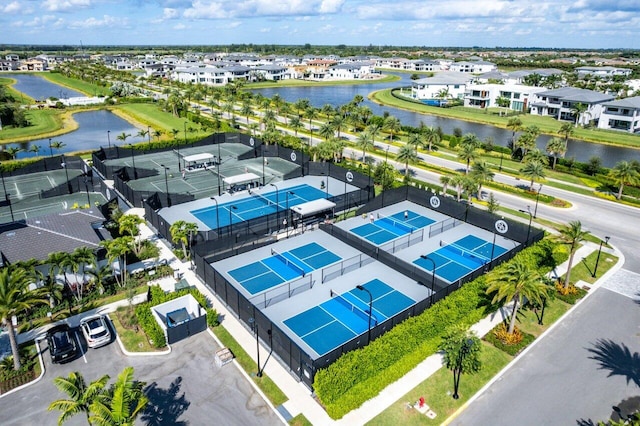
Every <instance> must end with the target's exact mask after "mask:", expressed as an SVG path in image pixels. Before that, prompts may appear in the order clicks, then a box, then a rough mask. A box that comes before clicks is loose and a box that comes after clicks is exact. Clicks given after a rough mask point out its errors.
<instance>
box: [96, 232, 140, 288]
mask: <svg viewBox="0 0 640 426" xmlns="http://www.w3.org/2000/svg"><path fill="white" fill-rule="evenodd" d="M100 245H101V246H102V247H104V248H105V250H106V251H107V259H109V262H110V263H113V262H116V261H117V262H118V263H119V270H120V273H119V274H118V275H119V276H118V275H116V281H117V282H118V285H120V286H124V284H125V282H126V276H127V253H129V252H130V251H131V246H132V245H133V238H132V237H130V236H124V237H119V238H114V239H113V240H104V241H101V242H100Z"/></svg>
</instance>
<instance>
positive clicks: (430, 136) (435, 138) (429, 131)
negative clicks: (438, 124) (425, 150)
mask: <svg viewBox="0 0 640 426" xmlns="http://www.w3.org/2000/svg"><path fill="white" fill-rule="evenodd" d="M422 134H423V135H424V139H425V141H426V142H427V143H428V144H429V151H431V150H432V148H433V144H437V143H439V142H440V132H438V129H437V128H435V127H433V126H425V127H424V128H423V129H422Z"/></svg>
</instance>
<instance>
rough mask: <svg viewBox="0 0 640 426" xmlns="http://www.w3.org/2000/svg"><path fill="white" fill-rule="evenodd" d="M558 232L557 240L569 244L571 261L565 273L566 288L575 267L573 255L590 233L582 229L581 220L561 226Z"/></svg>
mask: <svg viewBox="0 0 640 426" xmlns="http://www.w3.org/2000/svg"><path fill="white" fill-rule="evenodd" d="M558 232H559V234H558V235H557V236H556V237H555V239H556V241H558V242H559V243H561V244H566V245H568V246H569V262H568V264H567V274H566V275H565V280H564V288H568V287H569V284H570V282H571V281H570V278H571V268H572V267H573V256H574V255H575V254H576V250H578V245H580V243H581V242H582V241H584V239H585V238H586V237H587V235H588V234H589V233H588V232H587V231H584V230H583V229H582V223H580V221H579V220H574V221H573V222H569V224H568V225H564V226H562V227H560V229H558Z"/></svg>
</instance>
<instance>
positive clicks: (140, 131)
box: [136, 130, 151, 142]
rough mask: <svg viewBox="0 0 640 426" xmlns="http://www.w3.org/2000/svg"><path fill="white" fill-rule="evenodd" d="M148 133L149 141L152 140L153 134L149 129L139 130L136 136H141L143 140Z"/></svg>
mask: <svg viewBox="0 0 640 426" xmlns="http://www.w3.org/2000/svg"><path fill="white" fill-rule="evenodd" d="M147 135H149V142H151V135H150V133H149V131H148V130H138V133H136V136H140V137H141V138H142V140H143V141H144V138H146V137H147Z"/></svg>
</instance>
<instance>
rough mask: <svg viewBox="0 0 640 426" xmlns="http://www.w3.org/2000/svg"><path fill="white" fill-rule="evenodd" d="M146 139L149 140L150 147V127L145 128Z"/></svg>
mask: <svg viewBox="0 0 640 426" xmlns="http://www.w3.org/2000/svg"><path fill="white" fill-rule="evenodd" d="M147 139H148V140H149V145H151V126H147Z"/></svg>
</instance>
